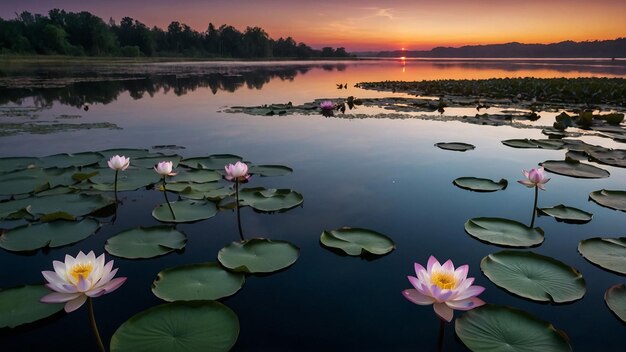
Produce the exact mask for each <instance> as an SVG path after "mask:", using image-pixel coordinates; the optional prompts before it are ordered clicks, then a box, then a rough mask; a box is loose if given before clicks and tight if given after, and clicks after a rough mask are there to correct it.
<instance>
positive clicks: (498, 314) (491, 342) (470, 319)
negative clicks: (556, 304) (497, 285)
mask: <svg viewBox="0 0 626 352" xmlns="http://www.w3.org/2000/svg"><path fill="white" fill-rule="evenodd" d="M454 330H455V332H456V334H457V336H458V337H459V338H460V339H461V341H463V343H464V344H465V346H467V347H468V348H469V349H470V350H472V351H509V352H527V351H533V352H570V351H571V350H572V347H571V346H570V344H569V339H568V337H567V335H565V333H564V332H563V331H560V330H557V329H556V328H555V327H554V326H553V325H552V324H550V323H548V322H546V321H543V320H541V319H539V318H537V317H535V316H534V315H531V314H529V313H527V312H524V311H522V310H519V309H515V308H511V307H503V306H497V305H493V304H486V305H484V306H482V307H478V308H475V309H472V310H470V311H468V312H467V313H465V314H463V315H461V316H460V317H459V318H458V319H457V320H456V323H455V324H454Z"/></svg>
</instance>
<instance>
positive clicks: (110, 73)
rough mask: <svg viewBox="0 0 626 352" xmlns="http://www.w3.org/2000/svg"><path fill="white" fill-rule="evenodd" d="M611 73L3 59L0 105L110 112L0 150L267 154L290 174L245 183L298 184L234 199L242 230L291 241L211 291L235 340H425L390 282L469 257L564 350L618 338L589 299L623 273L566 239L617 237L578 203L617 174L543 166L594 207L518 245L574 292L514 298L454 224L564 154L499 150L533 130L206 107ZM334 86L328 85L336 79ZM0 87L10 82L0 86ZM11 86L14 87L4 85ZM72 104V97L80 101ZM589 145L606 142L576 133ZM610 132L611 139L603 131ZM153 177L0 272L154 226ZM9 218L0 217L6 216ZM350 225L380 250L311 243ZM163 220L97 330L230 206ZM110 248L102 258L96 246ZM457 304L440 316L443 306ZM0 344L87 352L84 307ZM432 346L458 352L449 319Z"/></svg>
mask: <svg viewBox="0 0 626 352" xmlns="http://www.w3.org/2000/svg"><path fill="white" fill-rule="evenodd" d="M524 76H535V77H561V76H566V77H579V76H608V77H625V76H626V69H625V68H624V66H621V65H617V64H614V63H611V62H608V61H600V62H578V61H576V62H572V63H568V62H565V63H562V62H561V63H550V62H547V63H546V62H514V61H507V62H505V63H497V62H482V61H479V62H465V61H446V62H439V61H436V62H426V61H408V62H401V61H393V60H391V61H384V62H356V63H351V62H340V63H336V62H335V63H334V62H328V63H312V64H302V63H280V64H279V63H268V64H253V63H240V64H237V63H225V64H213V65H211V64H198V63H192V64H182V65H181V64H179V65H166V64H158V65H138V66H132V65H131V66H128V65H127V66H123V67H119V66H110V67H109V66H103V67H96V68H94V67H88V66H84V67H80V66H78V67H71V68H70V67H58V66H45V65H44V66H40V67H38V68H35V69H33V68H25V67H8V68H3V70H2V77H0V103H1V104H4V105H5V106H16V105H20V104H21V106H41V107H45V108H44V109H43V110H42V111H40V112H39V113H38V116H37V119H38V121H46V120H54V118H55V116H59V115H62V114H66V115H80V118H79V122H82V123H96V122H109V123H114V124H116V125H117V126H119V127H120V128H121V129H119V130H111V129H92V130H80V131H73V132H61V133H55V134H44V135H32V134H20V135H13V136H5V137H0V156H44V155H49V154H55V153H62V152H67V153H72V152H80V151H89V150H101V149H108V148H122V147H127V148H130V147H137V148H148V147H150V146H154V145H164V144H176V145H180V146H185V147H186V149H184V150H180V151H178V152H179V153H180V154H182V155H184V156H203V155H208V154H217V153H233V154H238V155H241V156H243V157H244V158H245V159H246V160H249V161H252V162H254V163H256V164H284V165H289V166H290V167H292V168H293V169H294V170H295V172H294V173H293V174H291V175H289V176H284V177H275V178H253V179H252V181H251V183H250V184H249V186H264V187H277V188H292V189H295V190H297V191H298V192H300V193H302V194H303V195H304V198H305V201H304V205H303V207H300V208H296V209H293V210H291V211H289V212H286V213H281V214H259V213H255V212H253V211H252V210H251V209H249V208H244V209H242V225H243V228H244V231H245V233H246V234H247V236H250V237H252V236H263V237H268V238H272V239H281V240H287V241H290V242H292V243H294V244H295V245H297V246H298V247H299V248H300V250H301V252H300V258H299V259H298V261H297V262H296V263H295V264H294V265H293V266H291V267H290V268H288V269H286V270H284V271H281V272H278V273H274V274H271V275H264V276H254V275H253V276H248V277H247V278H246V282H245V284H244V286H243V288H242V289H241V290H240V291H239V292H238V293H237V294H235V295H234V296H232V297H229V298H227V299H223V300H221V301H222V302H223V303H224V304H226V305H227V306H228V307H230V308H231V309H232V310H233V311H234V312H235V313H236V314H237V315H238V317H239V321H240V324H241V333H240V335H239V340H238V341H237V343H236V345H235V347H234V350H236V351H431V350H434V349H435V346H436V340H437V331H438V327H439V324H438V320H437V318H436V316H435V314H434V313H433V310H432V307H428V306H416V305H414V304H412V303H410V302H408V301H407V300H405V299H404V298H403V297H402V296H401V294H400V292H401V291H402V290H404V289H407V288H410V284H409V282H408V281H407V279H406V276H407V275H413V274H414V273H413V271H412V270H413V263H414V262H419V263H422V264H425V263H426V261H427V259H428V257H429V256H430V255H435V256H436V257H437V258H438V259H439V260H441V261H445V260H447V259H452V260H453V261H454V263H455V265H461V264H469V265H470V276H473V277H475V278H476V283H477V284H478V285H482V286H485V287H486V290H485V292H484V293H483V294H482V295H481V296H480V297H481V298H482V299H483V300H485V301H487V302H489V303H494V304H501V305H509V306H513V307H517V308H520V309H523V310H526V311H528V312H530V313H532V314H534V315H537V316H538V317H540V318H541V319H544V320H546V321H549V322H551V323H552V324H554V326H555V327H557V328H559V329H562V330H564V331H565V332H566V333H567V334H568V336H569V338H570V340H571V344H572V346H573V349H574V350H576V351H597V350H620V349H621V348H623V339H622V337H621V333H623V332H624V324H622V323H620V322H619V320H618V319H617V318H616V317H614V316H613V315H612V313H611V312H610V311H609V309H608V308H607V307H606V306H605V304H604V299H603V295H604V292H605V290H606V289H607V288H608V287H610V286H612V285H614V284H618V283H624V282H625V280H624V277H623V276H618V275H616V274H612V273H609V272H606V271H604V270H602V269H600V268H598V267H596V266H594V265H592V264H590V263H588V262H587V261H585V260H584V259H583V258H582V257H581V256H580V255H579V254H578V253H577V250H576V248H577V245H578V242H579V241H580V240H582V239H585V238H590V237H598V236H601V237H617V236H623V235H624V233H623V231H624V224H626V221H625V215H624V213H621V212H618V211H614V210H610V209H607V208H603V207H600V206H598V205H597V204H595V203H592V202H589V201H588V194H589V193H590V192H592V191H595V190H599V189H602V188H605V189H624V185H625V184H626V182H625V181H626V171H625V170H623V169H619V168H614V167H610V166H602V167H603V168H605V169H607V170H608V171H609V172H610V173H611V177H610V178H607V179H601V180H582V179H574V178H568V177H563V176H559V175H550V176H551V177H552V180H551V181H550V182H549V183H548V184H547V189H548V190H547V191H545V192H541V194H540V198H539V206H553V205H557V204H561V203H562V204H566V205H569V206H573V207H577V208H580V209H583V210H586V211H589V212H592V213H593V214H594V218H593V220H592V221H591V222H589V223H588V224H584V225H571V224H564V223H557V222H556V221H555V220H554V219H552V218H548V217H540V218H539V219H538V220H537V222H536V225H537V226H540V227H541V228H543V230H544V231H545V233H546V239H545V242H544V243H543V244H542V245H541V246H540V247H537V248H533V249H531V250H532V251H533V252H535V253H540V254H543V255H548V256H553V257H555V258H557V259H558V260H561V261H563V262H565V263H567V264H569V265H571V266H573V267H575V268H576V269H578V270H579V271H581V272H582V274H583V276H584V277H585V280H586V283H587V293H586V294H585V296H584V298H583V299H581V300H580V301H577V302H574V303H571V304H561V305H551V304H540V303H535V302H531V301H527V300H524V299H522V298H519V297H515V296H513V295H511V294H509V293H507V292H505V291H504V290H502V289H500V288H498V287H497V286H495V285H493V284H491V282H490V281H489V280H488V279H487V278H486V277H485V276H484V275H483V274H482V273H481V272H480V268H479V263H480V260H481V259H482V258H483V257H484V256H486V255H488V254H489V253H494V252H497V251H500V250H501V248H498V247H496V246H493V245H488V244H484V243H481V242H479V241H477V240H475V239H473V238H472V237H470V236H469V235H467V234H466V233H465V232H464V230H463V224H464V223H465V221H466V220H468V219H469V218H472V217H479V216H490V217H506V218H510V219H513V220H517V221H520V222H524V223H528V222H530V218H531V208H532V201H533V198H532V197H533V192H532V190H530V189H527V188H525V187H523V186H521V185H519V184H517V183H516V182H515V181H516V180H519V179H521V178H522V173H521V171H522V169H530V168H532V167H536V165H537V163H539V162H542V161H544V160H549V159H562V158H563V154H564V151H549V150H529V149H512V148H509V147H506V146H504V145H502V144H501V143H500V141H501V140H504V139H510V138H542V135H541V133H540V130H539V129H514V128H511V127H504V126H501V127H490V126H477V125H469V124H463V123H459V122H437V121H423V120H415V119H406V120H388V119H364V120H348V119H340V118H330V119H328V118H324V117H322V116H284V117H282V116H281V117H261V116H246V115H239V114H227V113H222V112H219V111H220V110H222V109H223V108H224V107H227V106H232V105H259V104H266V103H286V102H288V101H291V102H293V103H294V104H300V103H304V102H307V101H312V100H313V99H316V98H335V97H346V96H348V95H354V96H357V97H382V96H389V95H392V94H391V93H379V92H371V91H364V90H361V89H357V88H354V87H353V84H354V83H356V82H359V81H376V80H385V79H389V80H399V79H402V80H421V79H443V78H490V77H524ZM338 83H348V85H349V88H348V89H344V90H337V89H336V88H335V84H338ZM7 86H10V87H11V88H8V87H7ZM15 87H18V88H15ZM84 105H88V106H89V110H88V111H85V110H83V106H84ZM584 140H585V141H587V142H589V143H594V144H601V145H607V146H613V145H611V144H609V142H610V141H609V140H607V139H601V138H598V137H586V138H585V139H584ZM449 141H462V142H467V143H471V144H474V145H475V146H476V149H475V150H473V151H469V152H466V153H458V152H451V151H444V150H440V149H438V148H436V147H434V146H433V144H435V143H437V142H449ZM617 147H619V145H618V146H617ZM461 176H476V177H485V178H491V179H496V180H499V179H501V178H506V179H507V180H509V187H508V188H507V189H506V190H505V191H500V192H495V193H474V192H469V191H465V190H461V189H459V188H456V187H455V186H453V185H452V180H453V179H455V178H457V177H461ZM161 197H162V195H161V194H160V193H159V192H154V191H137V192H125V193H123V194H122V198H123V200H124V204H123V206H122V207H121V208H120V211H119V215H118V218H117V221H116V222H115V223H114V224H113V225H106V226H103V227H102V229H101V230H100V231H99V232H98V233H97V234H96V235H94V236H92V237H90V238H88V239H87V240H85V241H82V242H79V243H78V244H75V245H72V246H67V247H63V248H57V249H52V250H50V251H48V252H45V253H41V252H39V253H37V254H36V255H18V254H15V253H10V252H7V251H3V250H2V251H0V267H1V268H2V269H1V270H0V287H2V288H8V287H13V286H18V285H21V284H32V283H40V282H42V281H43V279H42V277H41V274H40V271H41V270H50V269H51V268H52V264H51V263H52V260H62V258H63V257H64V255H65V254H66V253H67V254H71V255H75V254H76V253H78V251H79V250H83V251H89V250H94V251H95V252H96V253H102V252H103V250H104V249H103V248H104V242H105V241H106V239H107V238H109V237H111V236H113V235H115V234H117V233H118V232H120V231H122V230H125V229H128V228H132V227H136V226H139V225H141V226H150V225H156V224H158V222H157V221H156V220H155V219H153V218H152V216H151V215H150V213H151V211H152V209H153V207H154V206H155V205H157V204H159V203H161V202H162V199H161ZM10 226H14V224H9V223H5V224H1V225H0V227H10ZM342 226H351V227H366V228H370V229H373V230H376V231H379V232H382V233H384V234H386V235H388V236H390V237H391V238H393V240H394V241H395V243H396V246H397V249H396V250H395V251H393V252H392V253H391V254H389V255H387V256H384V257H381V258H379V259H376V260H373V261H368V260H363V259H359V258H354V257H342V256H338V255H337V254H335V253H333V252H330V251H328V250H327V249H324V248H322V247H321V245H320V244H319V236H320V234H321V232H322V231H323V230H324V229H335V228H339V227H342ZM177 229H179V230H181V231H183V232H185V233H186V234H187V236H188V242H187V247H186V248H185V250H184V251H183V252H182V253H171V254H169V255H166V256H163V257H160V258H155V259H150V260H126V259H121V258H116V259H115V263H116V265H115V266H116V267H119V268H120V269H119V275H122V276H127V277H128V281H127V282H126V283H125V284H124V285H123V286H122V287H121V288H120V289H119V290H118V291H116V292H114V293H112V294H109V295H105V296H103V297H101V298H98V299H97V300H95V310H96V316H97V318H98V321H99V325H100V329H101V333H102V335H103V338H104V339H105V340H108V339H110V337H111V335H112V334H113V332H114V331H115V330H116V329H117V327H119V326H120V325H121V324H122V323H123V322H124V321H126V320H127V319H128V318H129V317H131V316H132V315H134V314H136V313H138V312H140V311H143V310H145V309H147V308H149V307H152V306H155V305H157V304H160V303H161V302H160V300H159V299H157V298H156V297H155V296H154V295H153V294H152V293H151V291H150V286H151V283H152V281H153V280H154V278H155V277H156V274H157V273H158V272H159V271H161V270H163V269H165V268H169V267H173V266H177V265H181V264H187V263H198V262H205V261H216V260H217V252H218V251H219V250H220V249H221V248H222V247H224V246H225V245H227V244H228V243H230V242H231V241H235V240H237V239H238V233H237V225H236V221H235V214H234V213H233V212H229V211H225V212H220V213H219V214H218V215H217V216H215V217H213V218H211V219H208V220H205V221H202V222H199V223H195V224H183V225H179V226H177ZM107 257H109V256H107ZM458 315H459V314H458V312H457V316H458ZM0 343H1V344H2V351H37V350H40V351H56V350H59V351H60V350H76V351H79V350H90V349H91V348H92V346H93V347H95V345H93V341H92V337H91V334H90V330H89V325H88V319H87V312H86V309H85V308H81V309H80V310H78V311H76V312H74V313H72V314H65V313H59V314H57V315H55V316H53V317H52V318H49V319H46V320H44V321H41V322H39V323H35V324H30V325H27V326H24V327H20V328H18V329H13V330H8V329H5V330H2V331H0ZM445 350H446V351H464V350H466V348H465V347H464V346H463V344H462V343H461V342H460V341H459V340H458V339H456V338H455V336H454V329H453V324H448V326H447V330H446V340H445Z"/></svg>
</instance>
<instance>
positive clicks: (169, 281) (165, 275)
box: [152, 263, 245, 302]
mask: <svg viewBox="0 0 626 352" xmlns="http://www.w3.org/2000/svg"><path fill="white" fill-rule="evenodd" d="M244 281H245V275H244V274H242V273H233V272H230V271H228V270H224V269H223V268H222V266H220V265H219V264H218V263H200V264H190V265H181V266H177V267H175V268H169V269H165V270H163V271H161V272H160V273H159V274H158V275H157V278H156V280H154V282H153V283H152V293H154V295H155V296H157V297H159V298H160V299H162V300H165V301H168V302H173V301H196V300H207V301H210V300H216V299H220V298H223V297H228V296H231V295H233V294H235V293H236V292H237V291H239V289H240V288H241V286H243V283H244Z"/></svg>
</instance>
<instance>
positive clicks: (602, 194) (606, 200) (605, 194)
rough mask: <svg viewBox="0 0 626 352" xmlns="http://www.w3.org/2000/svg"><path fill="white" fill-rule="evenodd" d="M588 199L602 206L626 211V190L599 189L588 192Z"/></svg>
mask: <svg viewBox="0 0 626 352" xmlns="http://www.w3.org/2000/svg"><path fill="white" fill-rule="evenodd" d="M589 199H591V200H593V201H594V202H596V203H598V204H600V205H601V206H603V207H607V208H611V209H615V210H621V211H626V191H619V190H607V189H601V190H599V191H594V192H591V193H589Z"/></svg>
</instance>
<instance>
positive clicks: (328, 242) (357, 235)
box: [320, 227, 396, 256]
mask: <svg viewBox="0 0 626 352" xmlns="http://www.w3.org/2000/svg"><path fill="white" fill-rule="evenodd" d="M320 242H321V243H322V244H323V245H324V246H326V247H330V248H335V249H339V250H341V251H343V252H345V253H346V254H348V255H352V256H359V255H367V254H373V255H384V254H387V253H390V252H391V251H393V250H394V249H395V248H396V244H395V243H394V242H393V241H392V240H391V238H389V237H387V236H385V235H383V234H382V233H379V232H376V231H372V230H369V229H362V228H351V227H342V228H340V229H337V230H330V231H324V232H322V235H321V237H320Z"/></svg>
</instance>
